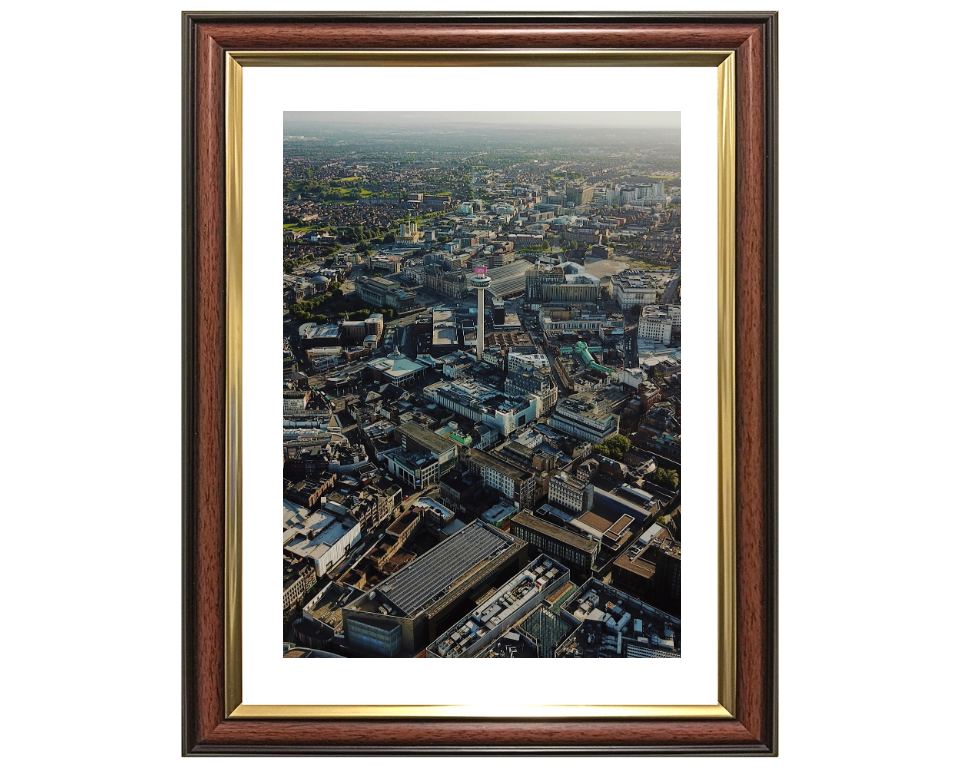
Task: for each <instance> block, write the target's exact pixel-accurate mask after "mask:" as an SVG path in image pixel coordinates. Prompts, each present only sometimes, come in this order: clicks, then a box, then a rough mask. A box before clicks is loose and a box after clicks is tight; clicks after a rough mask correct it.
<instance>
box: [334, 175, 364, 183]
mask: <svg viewBox="0 0 960 768" xmlns="http://www.w3.org/2000/svg"><path fill="white" fill-rule="evenodd" d="M336 181H341V182H343V181H360V177H359V176H344V177H343V178H342V179H336Z"/></svg>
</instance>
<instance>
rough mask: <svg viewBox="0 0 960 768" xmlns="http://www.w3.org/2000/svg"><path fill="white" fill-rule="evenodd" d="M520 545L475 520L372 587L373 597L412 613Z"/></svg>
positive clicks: (370, 595) (405, 612) (410, 614)
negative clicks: (373, 588)
mask: <svg viewBox="0 0 960 768" xmlns="http://www.w3.org/2000/svg"><path fill="white" fill-rule="evenodd" d="M519 546H520V545H519V544H518V543H517V542H516V541H515V540H514V539H513V538H512V537H510V536H507V535H506V534H504V533H502V532H500V531H498V530H497V529H495V528H491V527H490V526H488V525H485V524H483V523H481V522H479V521H476V522H474V523H472V524H471V525H468V526H467V527H465V528H463V529H462V530H460V531H458V532H457V533H455V534H454V535H453V536H451V537H450V538H448V539H446V540H444V541H442V542H440V543H439V544H438V545H437V546H435V547H434V548H433V549H431V550H430V551H429V552H427V553H426V554H424V555H422V556H421V557H418V558H417V559H416V560H414V561H413V562H411V563H409V564H407V565H406V566H404V567H403V568H402V569H400V570H399V571H397V573H395V574H394V575H393V576H391V577H390V578H388V579H387V580H386V581H384V582H382V583H381V584H380V585H379V586H378V587H377V589H376V590H375V592H376V596H378V597H381V598H382V599H383V600H384V602H387V603H389V604H390V605H391V606H393V607H394V608H395V610H396V611H397V612H399V613H401V614H403V615H405V616H414V615H416V614H418V613H421V612H422V611H423V610H425V609H426V608H427V607H428V606H429V605H430V604H432V603H433V602H435V601H436V600H439V599H440V598H442V597H443V596H444V595H445V594H447V593H448V592H449V591H450V590H451V589H453V588H454V587H455V586H457V585H458V584H460V583H461V582H462V581H463V580H464V579H465V578H466V577H467V576H469V575H470V574H471V573H472V572H474V571H475V570H477V569H478V568H479V567H480V566H482V565H485V564H487V563H489V562H490V561H492V560H493V559H494V558H496V557H497V556H499V555H501V554H503V553H505V552H507V551H508V550H511V549H515V548H518V547H519ZM369 597H371V598H372V597H374V593H373V592H371V593H370V594H369Z"/></svg>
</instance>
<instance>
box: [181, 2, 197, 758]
mask: <svg viewBox="0 0 960 768" xmlns="http://www.w3.org/2000/svg"><path fill="white" fill-rule="evenodd" d="M181 34H182V39H181V57H182V58H181V73H180V83H181V85H180V87H181V108H182V110H183V116H182V119H183V125H182V126H181V141H182V146H181V171H182V175H181V193H182V200H181V209H180V210H181V217H182V224H183V231H182V234H181V248H182V249H183V260H182V264H181V280H182V284H181V297H180V301H181V322H182V327H181V329H180V333H181V344H182V349H181V351H180V354H181V358H180V359H181V366H182V369H181V385H180V386H181V396H182V398H183V402H182V403H181V404H180V408H181V416H182V419H183V421H182V423H181V427H180V441H181V451H182V460H183V464H182V470H181V479H180V496H181V526H182V531H181V535H182V537H183V540H182V541H181V546H180V557H181V567H182V573H181V577H180V596H181V606H180V617H181V629H180V634H181V654H180V667H181V674H182V675H183V679H182V681H181V686H180V707H181V742H180V749H181V755H182V756H186V755H188V754H190V753H191V751H192V750H193V748H194V747H195V746H196V744H197V732H196V717H195V701H196V696H197V690H196V664H195V659H196V653H197V649H196V642H195V636H196V625H195V616H194V612H195V603H194V598H193V591H192V585H193V583H194V581H195V576H196V563H195V560H194V553H193V548H194V543H195V541H196V525H195V523H194V515H195V492H196V490H195V478H194V465H195V462H194V455H195V451H194V436H195V431H196V426H195V425H196V416H195V413H194V407H195V402H196V393H195V391H194V387H193V385H194V382H195V381H196V376H195V373H196V363H195V361H196V345H195V343H194V338H193V336H194V333H195V331H196V309H195V306H194V302H195V297H194V295H193V284H194V276H193V270H194V268H195V263H196V243H195V230H194V210H195V207H194V200H195V196H194V183H195V176H194V159H195V157H196V152H195V140H194V139H195V137H194V126H195V125H196V105H195V92H194V84H195V80H196V72H195V70H194V62H195V61H196V45H195V24H194V21H193V19H192V18H191V16H190V15H189V14H187V13H184V14H182V17H181Z"/></svg>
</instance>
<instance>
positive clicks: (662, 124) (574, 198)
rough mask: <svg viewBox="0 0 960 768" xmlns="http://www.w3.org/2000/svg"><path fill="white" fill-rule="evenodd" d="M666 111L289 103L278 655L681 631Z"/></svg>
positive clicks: (610, 647)
mask: <svg viewBox="0 0 960 768" xmlns="http://www.w3.org/2000/svg"><path fill="white" fill-rule="evenodd" d="M680 186H681V175H680V113H678V112H416V113H411V112H403V113H397V112H364V113H337V112H330V113H328V112H316V113H305V112H296V113H293V112H288V113H286V114H285V116H284V129H283V653H284V657H285V658H337V657H347V658H371V657H376V658H383V657H392V658H446V659H450V658H564V659H567V658H598V657H600V658H678V657H679V656H680V642H681V635H680V616H681V611H680V595H681V593H680V303H681V298H680V293H681V286H680Z"/></svg>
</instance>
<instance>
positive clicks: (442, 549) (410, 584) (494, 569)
mask: <svg viewBox="0 0 960 768" xmlns="http://www.w3.org/2000/svg"><path fill="white" fill-rule="evenodd" d="M526 563H527V545H526V543H524V542H523V541H518V540H517V539H515V538H514V537H513V536H510V535H509V534H506V533H504V532H503V531H501V530H499V529H497V528H494V527H493V526H490V525H487V524H485V523H483V522H481V521H480V520H477V521H474V522H473V523H471V524H470V525H467V526H465V527H464V528H462V529H461V530H459V531H457V532H456V533H455V534H454V535H453V536H451V537H450V538H448V539H445V540H444V541H442V542H440V543H439V544H437V546H435V547H434V548H433V549H431V550H430V551H429V552H427V553H426V554H424V555H421V556H420V557H418V558H417V559H416V560H413V561H412V562H410V563H408V564H407V565H405V566H404V567H403V568H401V569H400V570H399V571H397V572H396V573H395V574H393V575H392V576H390V577H389V578H388V579H386V580H384V581H383V582H381V583H380V584H378V585H377V587H376V588H375V589H372V590H370V591H369V592H367V593H365V594H364V595H362V596H361V597H359V598H357V599H356V600H354V601H353V602H352V603H349V604H348V605H345V606H344V607H343V632H344V638H345V640H346V641H347V643H348V644H349V645H350V646H351V647H352V648H355V649H357V650H360V651H365V652H368V653H373V654H376V655H380V656H388V657H394V656H412V655H415V654H416V653H417V652H418V651H420V650H422V649H423V648H425V647H426V646H427V644H428V643H430V642H432V641H433V640H435V639H436V638H437V636H438V634H440V633H441V632H443V631H445V630H446V629H447V628H448V627H449V626H450V625H452V623H453V622H454V621H456V620H457V619H458V618H460V617H461V616H463V614H464V612H465V611H466V610H468V609H469V608H470V607H472V606H473V605H475V604H476V600H477V599H478V598H479V597H480V596H482V594H483V592H485V591H486V590H488V589H489V588H490V586H491V585H492V584H495V583H502V581H503V579H504V577H505V576H506V575H512V574H514V573H517V572H518V571H519V570H520V569H521V568H523V566H524V565H526Z"/></svg>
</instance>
